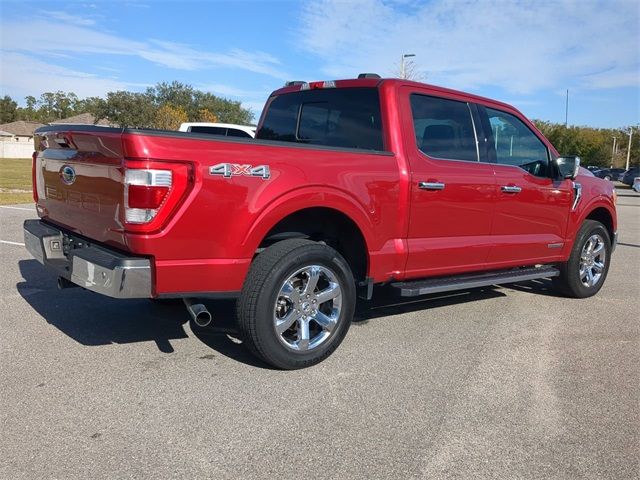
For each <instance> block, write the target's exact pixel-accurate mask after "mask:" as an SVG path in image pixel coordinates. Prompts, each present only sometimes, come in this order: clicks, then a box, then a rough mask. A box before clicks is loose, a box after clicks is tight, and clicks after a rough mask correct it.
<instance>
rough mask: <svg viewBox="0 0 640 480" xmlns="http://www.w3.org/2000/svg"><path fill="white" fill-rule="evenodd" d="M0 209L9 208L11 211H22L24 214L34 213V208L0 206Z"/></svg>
mask: <svg viewBox="0 0 640 480" xmlns="http://www.w3.org/2000/svg"><path fill="white" fill-rule="evenodd" d="M0 208H9V209H11V210H24V211H25V212H34V211H35V208H22V207H8V206H7V205H0Z"/></svg>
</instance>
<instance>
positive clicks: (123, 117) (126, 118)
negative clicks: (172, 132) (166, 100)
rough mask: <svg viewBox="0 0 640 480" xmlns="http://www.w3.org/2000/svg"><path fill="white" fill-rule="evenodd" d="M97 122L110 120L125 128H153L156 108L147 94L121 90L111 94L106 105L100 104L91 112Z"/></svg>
mask: <svg viewBox="0 0 640 480" xmlns="http://www.w3.org/2000/svg"><path fill="white" fill-rule="evenodd" d="M91 113H93V114H94V116H95V117H96V121H98V120H101V119H103V118H108V119H109V120H110V121H112V122H113V123H115V124H116V125H119V126H121V127H123V128H127V127H134V128H152V127H153V125H154V122H155V113H156V106H155V105H154V103H153V98H152V97H150V95H149V94H147V93H134V92H127V91H124V90H120V91H117V92H109V93H108V94H107V98H106V100H105V101H104V103H101V102H98V103H97V104H96V105H95V110H94V111H93V112H91Z"/></svg>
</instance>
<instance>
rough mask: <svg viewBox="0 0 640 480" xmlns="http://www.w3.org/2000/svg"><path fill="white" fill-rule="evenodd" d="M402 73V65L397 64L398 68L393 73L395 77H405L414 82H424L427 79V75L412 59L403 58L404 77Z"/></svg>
mask: <svg viewBox="0 0 640 480" xmlns="http://www.w3.org/2000/svg"><path fill="white" fill-rule="evenodd" d="M402 75H403V72H402V65H398V69H397V71H396V72H395V74H394V76H396V77H397V78H405V79H406V80H413V81H414V82H424V81H425V80H426V79H427V75H426V74H425V73H424V72H421V71H420V70H419V69H418V64H417V63H416V62H414V61H413V60H406V59H405V60H404V77H403V76H402Z"/></svg>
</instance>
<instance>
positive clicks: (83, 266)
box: [24, 220, 151, 298]
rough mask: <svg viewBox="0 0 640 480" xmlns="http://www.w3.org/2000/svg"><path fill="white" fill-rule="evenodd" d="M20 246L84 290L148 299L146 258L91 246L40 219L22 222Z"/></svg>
mask: <svg viewBox="0 0 640 480" xmlns="http://www.w3.org/2000/svg"><path fill="white" fill-rule="evenodd" d="M24 244H25V247H26V248H27V250H28V251H29V253H31V255H33V256H34V257H35V259H36V260H38V261H39V262H40V263H42V264H43V265H45V266H47V267H49V268H51V269H52V270H53V271H55V272H56V273H57V274H58V275H59V276H61V277H63V278H66V279H67V280H69V281H71V282H73V283H75V284H76V285H78V286H80V287H83V288H86V289H87V290H91V291H92V292H96V293H100V294H102V295H106V296H108V297H112V298H150V297H151V262H150V260H149V259H148V258H144V257H133V256H127V255H124V254H122V253H120V252H117V251H115V250H111V249H109V248H105V247H103V246H101V245H100V246H98V245H93V244H91V243H90V242H87V241H84V240H80V239H79V238H78V237H74V236H73V235H71V234H68V233H66V232H63V231H62V230H59V229H57V228H55V227H53V226H51V225H49V224H46V223H44V222H42V221H40V220H26V221H25V222H24ZM70 244H73V247H70Z"/></svg>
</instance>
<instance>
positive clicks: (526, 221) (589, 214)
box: [24, 74, 617, 369]
mask: <svg viewBox="0 0 640 480" xmlns="http://www.w3.org/2000/svg"><path fill="white" fill-rule="evenodd" d="M33 185H34V198H35V202H36V208H37V212H38V215H39V217H40V219H39V220H28V221H26V222H25V224H24V235H25V244H26V246H27V248H28V250H29V251H30V252H31V253H32V254H33V256H34V257H35V258H37V259H38V260H39V261H40V262H42V263H43V264H44V265H46V266H47V267H50V268H51V269H52V270H53V271H54V272H55V273H56V274H57V275H58V276H59V285H60V286H61V287H68V286H81V287H84V288H85V289H88V290H92V291H94V292H97V293H99V294H103V295H107V296H110V297H113V298H151V299H163V298H183V299H185V302H186V303H187V306H188V309H189V311H190V313H191V315H192V316H193V317H194V320H195V321H196V322H197V323H198V324H200V325H204V324H206V323H207V322H209V321H210V319H211V315H210V313H209V311H208V310H207V308H206V307H205V306H204V305H203V304H202V303H199V302H198V300H197V299H200V298H214V299H215V298H222V297H231V298H237V322H238V328H239V332H240V334H241V336H242V339H243V342H244V343H245V344H246V346H247V347H248V348H249V349H250V350H251V351H252V352H253V353H254V354H256V355H258V356H259V357H260V358H262V359H263V360H265V361H266V362H268V363H270V364H271V365H273V366H275V367H278V368H283V369H294V368H302V367H306V366H310V365H312V364H315V363H317V362H320V361H322V360H323V359H325V358H326V357H327V356H329V355H330V354H331V353H332V352H333V351H334V350H335V349H336V347H337V346H338V345H339V344H340V342H341V341H342V339H343V338H344V336H345V334H346V333H347V330H348V329H349V325H350V323H351V320H352V317H353V315H354V308H355V304H356V299H357V298H358V297H363V298H371V296H372V295H373V292H374V286H375V285H379V284H387V285H388V288H391V289H395V290H396V291H397V293H398V295H399V296H404V297H411V296H417V295H424V294H429V293H435V292H444V291H450V290H457V289H467V288H473V287H479V286H486V285H493V284H503V283H512V282H519V281H525V280H530V279H537V278H551V279H553V283H554V284H555V286H556V287H557V289H558V291H559V292H561V293H562V294H563V295H567V296H571V297H589V296H591V295H594V294H595V293H597V292H598V290H600V288H601V287H602V284H603V283H604V281H605V278H606V276H607V271H608V268H609V261H610V256H611V253H612V252H613V250H614V248H615V243H616V228H617V227H616V209H615V208H616V207H615V193H614V189H613V187H612V185H611V183H610V182H607V181H605V180H602V179H599V178H596V177H594V176H593V175H592V174H591V173H590V172H589V171H588V170H586V169H584V168H581V167H580V166H579V158H577V157H567V156H560V155H559V154H558V153H557V152H556V150H555V149H554V147H553V146H552V145H551V144H550V143H549V142H548V141H547V140H546V139H545V138H544V136H543V135H542V134H541V133H540V132H539V131H538V130H537V129H536V128H535V126H534V125H532V124H531V123H530V122H529V121H528V120H527V119H526V118H525V117H524V116H523V115H522V114H521V113H520V112H519V111H518V110H516V109H515V108H513V107H511V106H509V105H507V104H504V103H501V102H497V101H494V100H490V99H487V98H482V97H478V96H475V95H470V94H466V93H462V92H458V91H454V90H449V89H445V88H440V87H435V86H429V85H425V84H422V83H416V82H411V81H405V80H397V79H381V78H380V77H377V76H375V75H371V74H363V75H361V76H360V77H359V78H357V79H348V80H337V81H324V82H323V81H321V82H310V83H307V82H290V83H289V84H287V85H286V86H285V87H284V88H282V89H279V90H277V91H275V92H274V93H273V94H272V95H271V96H270V97H269V99H268V101H267V103H266V106H265V109H264V111H263V113H262V116H261V118H260V121H259V124H258V127H257V132H256V139H255V140H253V139H246V140H245V139H241V138H231V137H221V136H212V135H206V134H197V133H182V132H167V131H154V130H138V129H128V128H126V129H115V128H104V127H97V126H95V127H94V126H69V125H49V126H44V127H41V128H40V129H38V130H37V131H36V152H35V153H34V159H33Z"/></svg>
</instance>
